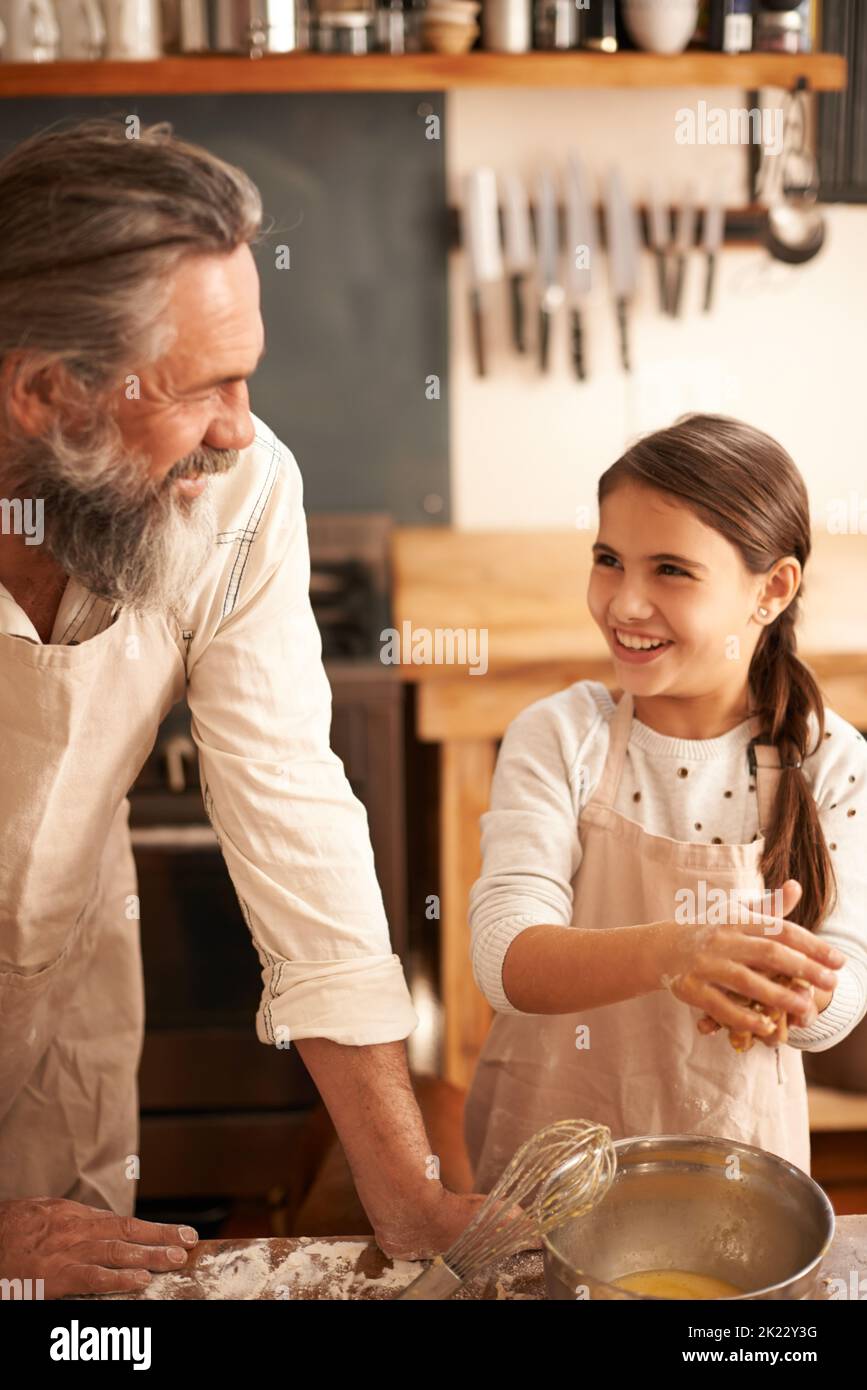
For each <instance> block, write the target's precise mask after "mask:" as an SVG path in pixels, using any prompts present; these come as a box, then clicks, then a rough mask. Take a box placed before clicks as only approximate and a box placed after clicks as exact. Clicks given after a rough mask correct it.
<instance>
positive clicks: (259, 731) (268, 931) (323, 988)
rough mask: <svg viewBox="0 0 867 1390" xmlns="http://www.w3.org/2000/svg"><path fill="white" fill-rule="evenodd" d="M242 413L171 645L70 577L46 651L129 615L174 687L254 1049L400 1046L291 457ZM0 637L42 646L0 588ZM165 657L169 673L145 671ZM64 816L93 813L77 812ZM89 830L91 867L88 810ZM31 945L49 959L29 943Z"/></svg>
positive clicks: (114, 739) (403, 1025)
mask: <svg viewBox="0 0 867 1390" xmlns="http://www.w3.org/2000/svg"><path fill="white" fill-rule="evenodd" d="M253 419H254V424H255V426H256V438H255V441H254V443H253V444H252V445H251V446H250V447H249V448H248V449H246V450H244V451H243V453H242V455H241V458H240V460H239V462H238V464H237V466H236V467H235V468H234V469H232V470H231V471H230V472H228V473H226V474H223V475H219V476H217V477H214V478H212V479H211V480H210V482H209V487H211V488H212V489H213V495H214V499H215V502H216V505H217V512H218V536H217V540H216V543H215V545H214V549H213V555H212V556H211V558H210V559H209V561H208V562H207V564H206V566H205V567H204V569H203V571H202V573H201V574H200V575H199V577H198V579H197V580H196V581H195V584H194V585H193V587H192V590H191V592H190V594H189V596H188V597H187V600H186V603H185V606H184V609H183V611H182V613H181V614H179V615H177V616H170V615H166V616H165V618H164V619H162V618H160V619H158V620H157V622H158V623H162V624H164V629H163V632H162V633H161V637H163V639H164V635H165V630H166V629H168V630H169V632H170V640H168V641H167V640H161V641H160V642H159V643H156V642H154V644H153V647H152V648H150V647H148V645H147V643H148V634H149V633H150V632H153V630H154V629H153V625H149V624H148V623H136V622H135V620H134V618H133V617H132V616H131V615H126V614H125V612H124V610H123V609H119V608H118V607H117V606H114V607H112V606H110V605H108V604H106V603H104V602H102V601H101V600H98V599H95V598H94V596H93V595H92V594H89V593H88V592H87V591H86V590H85V589H84V588H83V587H82V586H81V585H80V584H78V583H77V581H75V580H70V582H69V583H68V585H67V588H66V591H65V593H64V595H63V599H62V601H61V605H60V608H59V611H58V614H57V618H56V621H55V624H54V629H53V632H52V635H51V642H52V643H61V644H68V645H73V644H74V645H78V646H82V656H84V654H85V652H86V650H87V648H86V647H85V646H84V645H83V644H87V643H88V642H89V641H90V640H91V639H93V638H97V639H99V638H100V634H103V633H105V631H106V629H107V628H109V627H111V626H112V625H113V624H114V623H115V622H118V623H121V624H123V623H125V622H129V623H130V625H131V630H132V628H133V627H134V629H135V632H136V634H137V636H136V640H137V641H139V642H141V643H142V644H143V646H144V649H143V650H142V651H141V652H140V654H139V659H140V661H141V662H142V663H148V665H147V666H141V667H139V668H138V669H140V670H147V673H148V682H149V684H150V683H151V682H152V683H153V685H154V687H160V688H161V689H165V690H166V691H168V692H170V696H169V700H168V703H171V698H172V697H173V698H174V699H177V698H179V697H180V696H181V695H183V694H186V698H187V701H188V704H189V707H190V710H191V713H192V734H193V738H194V740H195V743H196V745H197V747H198V754H199V767H200V774H201V782H202V788H203V796H204V800H205V807H206V809H207V813H208V815H209V817H210V819H211V822H212V824H213V826H214V829H215V831H216V833H217V836H218V839H219V842H220V846H221V849H222V853H223V856H224V858H225V861H226V865H227V867H228V870H229V873H230V875H231V878H232V882H233V884H234V887H235V890H236V892H237V894H238V898H239V901H240V904H241V908H242V911H243V914H244V918H245V920H246V923H247V926H248V928H249V931H250V934H251V937H252V940H253V944H254V946H255V948H256V950H257V952H258V955H259V959H260V962H261V965H262V980H263V992H262V998H261V1003H260V1007H259V1011H258V1014H257V1021H256V1022H257V1034H258V1036H259V1038H260V1039H261V1041H262V1042H267V1043H274V1042H277V1041H286V1042H288V1041H290V1040H294V1039H300V1038H309V1037H321V1038H329V1039H331V1040H332V1041H334V1042H338V1043H346V1044H355V1045H361V1044H371V1043H383V1042H393V1041H398V1040H400V1039H403V1038H406V1037H407V1036H408V1035H409V1034H410V1033H411V1032H412V1031H413V1029H414V1028H415V1026H416V1024H417V1022H418V1019H417V1016H416V1014H415V1011H414V1009H413V1006H412V1002H411V999H410V996H409V991H408V989H407V986H406V981H405V979H404V975H403V970H402V967H401V964H400V960H399V958H398V957H397V956H396V955H395V954H394V953H393V952H392V950H391V944H390V941H389V932H388V923H387V921H386V917H385V911H384V907H383V901H382V895H381V893H380V889H379V885H378V883H377V879H376V873H375V869H374V863H373V853H372V849H371V845H370V838H369V833H368V824H367V815H366V812H365V810H364V807H363V806H362V805H361V803H360V802H359V801H358V800H357V799H356V797H355V796H354V795H353V793H352V790H351V788H350V786H349V782H348V781H347V778H346V775H345V773H344V770H343V766H342V764H341V762H340V760H339V758H338V757H337V756H336V755H335V754H334V753H333V752H332V750H331V748H330V743H329V734H330V724H331V690H330V687H329V685H328V681H327V678H326V675H325V671H324V668H323V665H322V655H321V640H320V636H319V631H318V629H317V626H316V622H315V619H314V616H313V612H312V609H311V606H310V599H309V593H308V590H309V582H310V561H309V551H308V544H307V533H306V525H305V517H304V510H303V503H302V481H301V475H300V472H299V470H298V466H297V464H296V462H295V459H294V457H293V455H292V454H291V452H290V451H289V449H287V448H286V446H285V445H284V444H282V443H281V441H280V440H279V439H277V438H276V436H275V435H274V433H273V432H272V431H271V430H270V429H269V428H268V426H267V425H265V424H263V423H262V421H260V420H257V419H256V417H255V416H254V417H253ZM0 632H3V633H7V634H9V635H12V636H16V637H20V638H22V639H24V640H25V641H28V642H36V643H39V642H40V638H39V635H38V633H37V632H36V629H35V628H34V626H33V624H32V623H31V622H30V620H29V618H28V617H27V615H26V614H25V613H24V612H23V610H22V609H21V608H20V607H19V605H18V604H17V603H16V602H15V600H14V598H13V597H12V595H11V594H10V593H9V592H8V590H6V589H5V588H4V587H3V586H2V585H0ZM103 640H104V639H103ZM179 655H180V661H179ZM160 663H162V664H164V666H165V671H164V672H161V671H155V670H154V666H155V665H159V664H160ZM117 676H118V688H117V689H116V690H114V691H112V690H110V689H107V690H106V692H105V718H104V727H103V729H102V731H101V732H102V739H101V742H100V746H99V762H98V763H97V762H96V761H95V763H94V767H95V768H98V769H99V771H98V773H97V772H95V773H94V775H95V776H97V777H98V778H102V777H103V776H104V781H105V787H104V790H103V792H102V801H103V802H105V800H106V798H107V797H109V796H112V795H117V792H116V790H115V786H116V783H117V781H118V777H119V775H122V773H123V772H124V771H125V770H126V765H127V763H128V760H129V756H130V754H129V749H130V747H131V746H137V744H136V745H133V744H131V739H132V734H131V732H130V729H129V724H128V720H129V712H128V707H127V706H126V705H125V703H124V699H123V697H122V695H121V694H119V692H120V691H121V689H122V684H121V680H120V678H121V676H124V677H126V676H127V671H126V670H123V671H121V670H117ZM10 678H12V679H14V676H11V677H10ZM158 703H159V702H158V701H157V700H156V699H155V700H154V708H153V710H150V709H148V710H146V711H145V712H144V713H143V714H142V715H141V719H140V720H139V728H138V729H137V731H136V738H137V740H140V739H141V737H142V720H146V721H147V724H148V729H150V724H151V723H152V725H153V729H152V732H150V733H149V737H150V738H151V741H152V737H153V736H154V735H155V733H156V729H157V727H158V724H159V719H160V716H161V713H162V711H161V710H160V709H159V707H158ZM9 733H10V736H11V737H13V738H14V732H13V731H12V730H10V731H9ZM25 751H26V750H25ZM76 752H77V754H78V755H81V754H83V755H84V756H86V755H87V754H86V750H81V749H78V750H76ZM118 769H121V770H122V773H121V774H118V771H117V770H118ZM123 785H124V786H125V787H128V786H129V782H128V781H126V782H125V783H124V784H123ZM110 789H111V790H110ZM98 792H99V788H96V789H95V792H94V797H95V801H99V799H100V798H99V796H98V795H97V793H98ZM25 799H26V798H25ZM25 811H26V808H25ZM61 811H67V813H68V815H69V816H70V817H75V816H78V817H79V818H80V817H82V816H87V815H88V814H90V812H89V811H88V809H87V808H86V807H82V806H81V805H70V806H69V807H68V808H61ZM93 820H94V829H93V835H92V836H91V837H89V839H92V840H93V841H94V843H93V848H92V852H93V854H94V856H95V857H98V853H99V848H100V847H99V845H97V844H96V843H95V841H96V840H97V839H98V836H99V828H98V825H97V813H96V811H94V812H93ZM84 829H85V830H86V827H84ZM84 839H85V840H86V841H88V843H89V840H88V837H87V836H84ZM0 890H2V884H0ZM34 950H35V952H36V954H37V955H42V954H44V955H48V954H49V952H48V951H47V950H46V951H45V952H44V953H42V952H40V951H39V949H38V943H37V944H36V946H35V947H34ZM13 964H14V962H13Z"/></svg>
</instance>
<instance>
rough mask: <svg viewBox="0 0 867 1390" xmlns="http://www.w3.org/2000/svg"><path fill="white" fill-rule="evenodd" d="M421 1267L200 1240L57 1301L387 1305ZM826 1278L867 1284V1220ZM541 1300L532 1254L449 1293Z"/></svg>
mask: <svg viewBox="0 0 867 1390" xmlns="http://www.w3.org/2000/svg"><path fill="white" fill-rule="evenodd" d="M424 1267H425V1265H424V1263H423V1262H421V1261H419V1262H417V1263H416V1262H413V1263H410V1262H408V1261H402V1260H397V1261H392V1260H389V1259H388V1258H387V1256H385V1255H383V1253H382V1251H381V1250H380V1249H379V1247H378V1246H377V1245H375V1244H374V1242H373V1241H372V1240H369V1239H359V1238H353V1237H351V1236H347V1237H345V1238H341V1237H338V1236H328V1237H325V1236H323V1237H315V1236H304V1237H298V1238H295V1239H278V1238H274V1239H268V1240H203V1241H200V1242H199V1244H198V1245H197V1246H196V1248H195V1250H193V1251H192V1252H191V1255H190V1260H189V1265H188V1268H186V1269H185V1270H183V1271H182V1272H181V1273H178V1274H159V1275H154V1279H153V1282H152V1283H151V1284H150V1285H149V1286H148V1289H147V1291H146V1292H145V1293H143V1294H106V1295H104V1296H103V1297H101V1298H99V1297H98V1298H96V1299H90V1300H81V1299H60V1300H58V1301H59V1302H63V1303H71V1302H82V1301H90V1302H99V1303H104V1302H108V1301H110V1300H115V1301H121V1302H147V1301H150V1300H152V1299H154V1298H156V1297H159V1299H161V1300H178V1299H229V1300H238V1299H244V1300H246V1299H257V1300H263V1301H278V1300H292V1301H297V1300H299V1299H300V1300H309V1299H316V1300H320V1299H325V1300H341V1301H347V1300H356V1299H362V1300H371V1301H372V1300H378V1301H386V1300H388V1299H392V1298H396V1297H397V1295H398V1294H399V1293H400V1291H401V1290H402V1289H404V1288H406V1286H407V1284H410V1283H411V1282H412V1280H413V1279H415V1278H416V1277H417V1275H419V1274H420V1273H421V1271H422V1269H423V1268H424ZM853 1272H854V1274H853ZM831 1279H842V1280H843V1281H844V1283H845V1285H846V1288H847V1290H848V1289H849V1288H850V1287H855V1286H856V1283H855V1281H856V1279H857V1280H865V1281H867V1215H863V1216H840V1217H838V1218H837V1226H836V1231H835V1234H834V1240H833V1242H832V1244H831V1248H830V1249H829V1251H828V1254H827V1256H826V1257H825V1262H824V1264H823V1266H822V1275H821V1279H820V1293H819V1295H818V1297H820V1298H827V1297H828V1296H829V1293H828V1285H827V1282H826V1281H828V1280H831ZM865 1288H867V1282H865ZM832 1292H833V1289H832ZM545 1296H546V1295H545V1283H544V1279H543V1275H542V1255H541V1253H540V1252H538V1251H535V1250H527V1251H522V1252H521V1253H520V1254H518V1255H513V1256H512V1257H511V1259H508V1260H504V1261H503V1263H502V1264H501V1265H499V1266H497V1267H496V1268H495V1269H494V1270H492V1271H491V1272H490V1273H489V1274H487V1275H481V1276H480V1277H479V1278H478V1279H475V1280H474V1281H473V1282H472V1283H471V1284H468V1285H467V1286H466V1288H464V1289H461V1290H460V1292H459V1293H457V1294H456V1295H455V1297H456V1298H458V1299H467V1300H471V1301H474V1300H484V1301H488V1300H491V1301H493V1300H507V1299H534V1300H538V1299H544V1298H545ZM848 1296H851V1295H848V1294H847V1297H848ZM862 1296H863V1295H862Z"/></svg>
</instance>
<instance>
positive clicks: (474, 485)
mask: <svg viewBox="0 0 867 1390" xmlns="http://www.w3.org/2000/svg"><path fill="white" fill-rule="evenodd" d="M778 99H779V94H778V93H775V94H773V95H772V97H770V98H769V100H771V101H776V100H778ZM699 100H705V101H706V102H707V103H708V105H709V106H715V107H723V108H725V109H726V110H728V108H730V107H735V106H742V105H743V104H744V102H745V94H744V93H741V92H739V91H737V90H731V91H729V90H727V89H722V88H714V89H707V90H699V89H692V88H691V89H688V90H682V91H639V92H634V91H616V90H602V91H586V90H585V91H564V90H551V91H532V90H525V89H520V88H515V89H509V90H497V91H478V90H473V91H457V92H453V93H451V94H450V95H449V97H448V104H447V108H446V132H445V134H446V152H447V171H448V183H449V198H450V201H451V202H452V203H455V204H456V203H458V202H459V201H460V196H461V180H462V176H463V175H464V174H465V173H466V171H467V170H469V169H470V168H472V167H473V166H474V165H476V164H489V165H491V166H493V167H494V168H495V169H496V171H497V172H498V173H504V172H506V171H507V170H508V169H510V168H511V169H515V170H516V171H518V172H521V173H522V174H524V175H525V177H527V178H528V179H531V178H532V177H533V176H534V175H535V173H536V171H537V169H538V168H539V167H540V166H541V165H542V164H544V163H546V162H547V163H549V164H551V165H553V166H554V167H555V168H562V167H563V166H564V165H565V162H566V157H567V154H568V151H569V150H570V148H575V149H577V150H578V151H579V153H580V154H581V156H582V158H583V159H584V161H585V164H586V166H587V168H588V170H589V171H590V173H591V175H594V176H598V175H600V174H603V173H604V172H605V170H606V169H607V167H608V166H609V165H610V164H611V163H615V162H616V163H619V164H620V166H621V168H622V169H623V172H624V176H625V179H626V182H627V185H628V187H629V189H630V192H631V193H632V194H633V195H634V197H635V198H636V200H637V201H644V200H645V199H646V197H647V194H648V191H649V190H648V181H649V179H650V178H651V177H657V178H658V179H659V180H660V181H661V183H662V186H663V189H664V191H665V193H666V194H667V195H668V196H669V198H670V201H672V202H677V200H678V195H679V192H680V190H681V189H682V188H683V187H684V185H685V183H686V182H687V181H688V180H690V179H694V180H696V182H697V185H698V189H699V191H700V192H701V191H706V190H707V188H708V187H709V185H710V183H711V182H712V181H713V180H716V179H719V180H720V181H721V187H722V190H723V197H724V201H725V202H726V203H727V204H728V205H729V206H743V205H744V204H745V203H746V202H747V200H748V193H747V181H746V162H747V155H746V151H745V149H744V148H743V146H739V147H736V146H709V145H704V146H686V145H679V144H678V143H677V142H676V141H675V138H674V130H675V112H676V111H677V110H678V109H679V108H683V107H686V106H691V107H695V105H696V103H697V102H698V101H699ZM824 211H825V212H826V214H827V218H828V224H829V238H828V242H827V244H826V248H825V250H824V251H823V252H822V253H821V254H820V255H819V256H818V257H817V258H816V259H815V260H813V261H811V262H809V263H808V264H806V265H804V266H801V267H790V266H786V265H783V264H782V263H781V262H778V261H772V260H771V259H770V257H769V256H768V254H767V253H766V252H764V251H762V250H728V251H726V252H725V253H724V254H723V256H722V257H721V258H720V264H719V267H718V273H717V295H716V308H715V311H714V312H713V313H712V314H711V315H705V314H703V313H702V312H701V307H700V304H701V299H700V297H701V293H702V288H703V283H704V258H703V257H701V256H699V255H695V256H694V257H693V258H692V259H691V264H690V272H689V280H688V283H687V297H688V298H687V303H688V313H687V316H686V317H685V318H684V319H683V320H682V321H673V320H670V319H666V318H664V317H663V316H662V315H661V314H660V313H659V310H658V305H657V296H656V279H655V266H654V263H653V260H652V257H651V256H650V254H647V255H646V256H645V257H644V264H643V281H642V286H641V291H640V296H639V299H638V300H637V301H636V304H635V307H634V310H633V313H632V322H631V340H632V358H633V373H632V376H631V377H627V376H626V375H625V374H624V373H623V372H622V371H621V369H620V365H619V355H618V345H617V333H616V323H615V317H614V311H613V306H612V304H611V301H610V297H609V295H608V292H607V285H606V283H605V275H604V273H603V276H602V283H601V284H600V285H599V286H598V287H597V288H595V289H594V291H593V295H592V299H591V302H590V305H589V307H588V311H587V313H586V315H585V339H586V348H587V356H588V365H589V368H590V373H591V376H590V380H589V381H587V382H586V383H579V382H578V381H577V379H576V378H575V376H574V372H573V368H572V364H571V361H570V360H569V355H568V348H567V336H566V323H567V321H566V316H565V313H564V311H562V310H561V312H560V314H559V316H558V322H557V325H556V328H555V331H554V334H553V336H552V342H551V371H550V374H549V375H548V376H547V377H545V378H543V377H542V376H541V375H540V373H539V371H538V368H537V366H536V359H535V357H528V358H527V359H522V358H521V357H519V355H518V354H517V353H515V352H514V350H513V349H512V347H511V341H510V330H509V317H508V302H507V297H506V290H505V288H504V289H503V290H502V291H500V290H497V289H495V290H494V291H493V293H492V294H489V295H488V315H487V330H488V331H487V342H488V348H489V351H488V356H489V376H488V377H487V378H485V379H484V380H480V379H479V378H477V376H476V375H475V367H474V363H473V357H472V343H471V337H470V321H469V314H468V305H467V288H466V281H465V276H464V269H465V265H464V256H463V253H462V252H461V251H457V252H455V253H454V254H453V255H452V258H451V266H450V316H451V431H452V435H451V455H452V519H453V524H454V525H455V526H459V527H461V528H464V529H475V528H479V529H487V528H506V529H508V528H513V527H515V528H518V527H571V526H573V525H574V519H575V514H576V508H577V507H578V506H585V505H589V506H591V507H592V505H593V497H594V491H595V483H596V479H597V478H598V476H599V474H600V473H601V472H602V471H603V469H604V468H606V467H607V466H608V464H609V463H612V462H613V461H614V459H615V458H616V457H617V456H618V454H619V453H621V452H622V450H623V448H624V446H625V444H626V443H627V442H628V441H629V440H630V439H631V438H633V437H634V436H635V435H636V434H638V433H641V432H643V431H645V430H648V429H652V428H656V427H658V426H661V425H665V424H669V423H670V422H671V421H672V420H673V419H674V418H675V417H676V416H677V415H678V414H680V413H682V412H683V411H686V410H691V409H709V410H720V411H723V412H725V413H729V414H733V415H738V416H740V417H742V418H743V419H745V420H748V421H750V422H751V423H752V424H755V425H757V426H759V427H761V428H763V429H766V430H768V431H769V432H770V433H771V434H773V435H775V436H776V438H778V439H779V440H780V442H781V443H782V444H784V445H785V447H786V448H787V449H788V450H789V451H790V452H791V453H792V455H793V457H794V459H795V462H796V463H797V464H798V466H799V468H800V469H801V471H802V473H803V475H804V477H805V479H806V481H807V485H808V488H809V490H810V494H811V505H812V508H813V515H814V520H818V519H820V518H821V517H822V516H824V514H825V507H826V504H827V502H828V500H829V499H831V498H834V497H838V496H841V495H846V493H847V492H848V491H849V490H850V489H852V488H858V489H859V490H860V492H861V495H862V496H864V495H865V493H867V476H865V475H867V447H865V446H867V408H865V407H867V373H865V350H864V336H865V326H867V208H859V207H845V206H838V205H832V206H829V207H826V208H825V209H824ZM528 328H530V329H532V331H533V332H535V305H534V306H533V311H532V317H531V320H530V322H529V323H528Z"/></svg>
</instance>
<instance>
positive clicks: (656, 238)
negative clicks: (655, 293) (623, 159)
mask: <svg viewBox="0 0 867 1390" xmlns="http://www.w3.org/2000/svg"><path fill="white" fill-rule="evenodd" d="M647 222H648V232H649V240H650V245H651V248H652V250H653V254H654V257H655V259H656V282H657V287H658V290H659V307H660V309H661V310H662V312H663V313H664V314H669V313H671V308H670V306H669V302H668V256H669V251H670V249H671V216H670V214H669V211H668V208H667V207H666V205H665V203H664V202H663V200H662V195H661V193H660V190H659V185H658V184H654V185H653V187H652V189H651V193H650V202H649V204H648V208H647Z"/></svg>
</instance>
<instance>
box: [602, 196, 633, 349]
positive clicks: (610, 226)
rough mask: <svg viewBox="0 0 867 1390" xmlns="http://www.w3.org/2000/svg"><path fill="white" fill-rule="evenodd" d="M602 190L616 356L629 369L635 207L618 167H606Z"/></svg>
mask: <svg viewBox="0 0 867 1390" xmlns="http://www.w3.org/2000/svg"><path fill="white" fill-rule="evenodd" d="M605 193H606V196H605V222H606V234H607V237H608V272H609V277H610V280H611V293H612V294H613V296H614V302H615V305H616V307H617V323H618V327H619V329H620V360H621V362H622V363H623V370H624V371H625V372H629V371H631V370H632V367H631V364H630V360H629V321H628V308H629V304H630V301H631V300H632V298H633V297H634V295H635V291H636V289H637V288H638V248H639V235H638V224H637V221H636V216H635V209H634V208H633V206H632V204H631V203H630V201H629V199H628V197H627V196H626V189H625V188H624V186H623V180H622V178H621V177H620V170H619V169H610V170H609V172H608V178H607V180H606V188H605Z"/></svg>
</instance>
